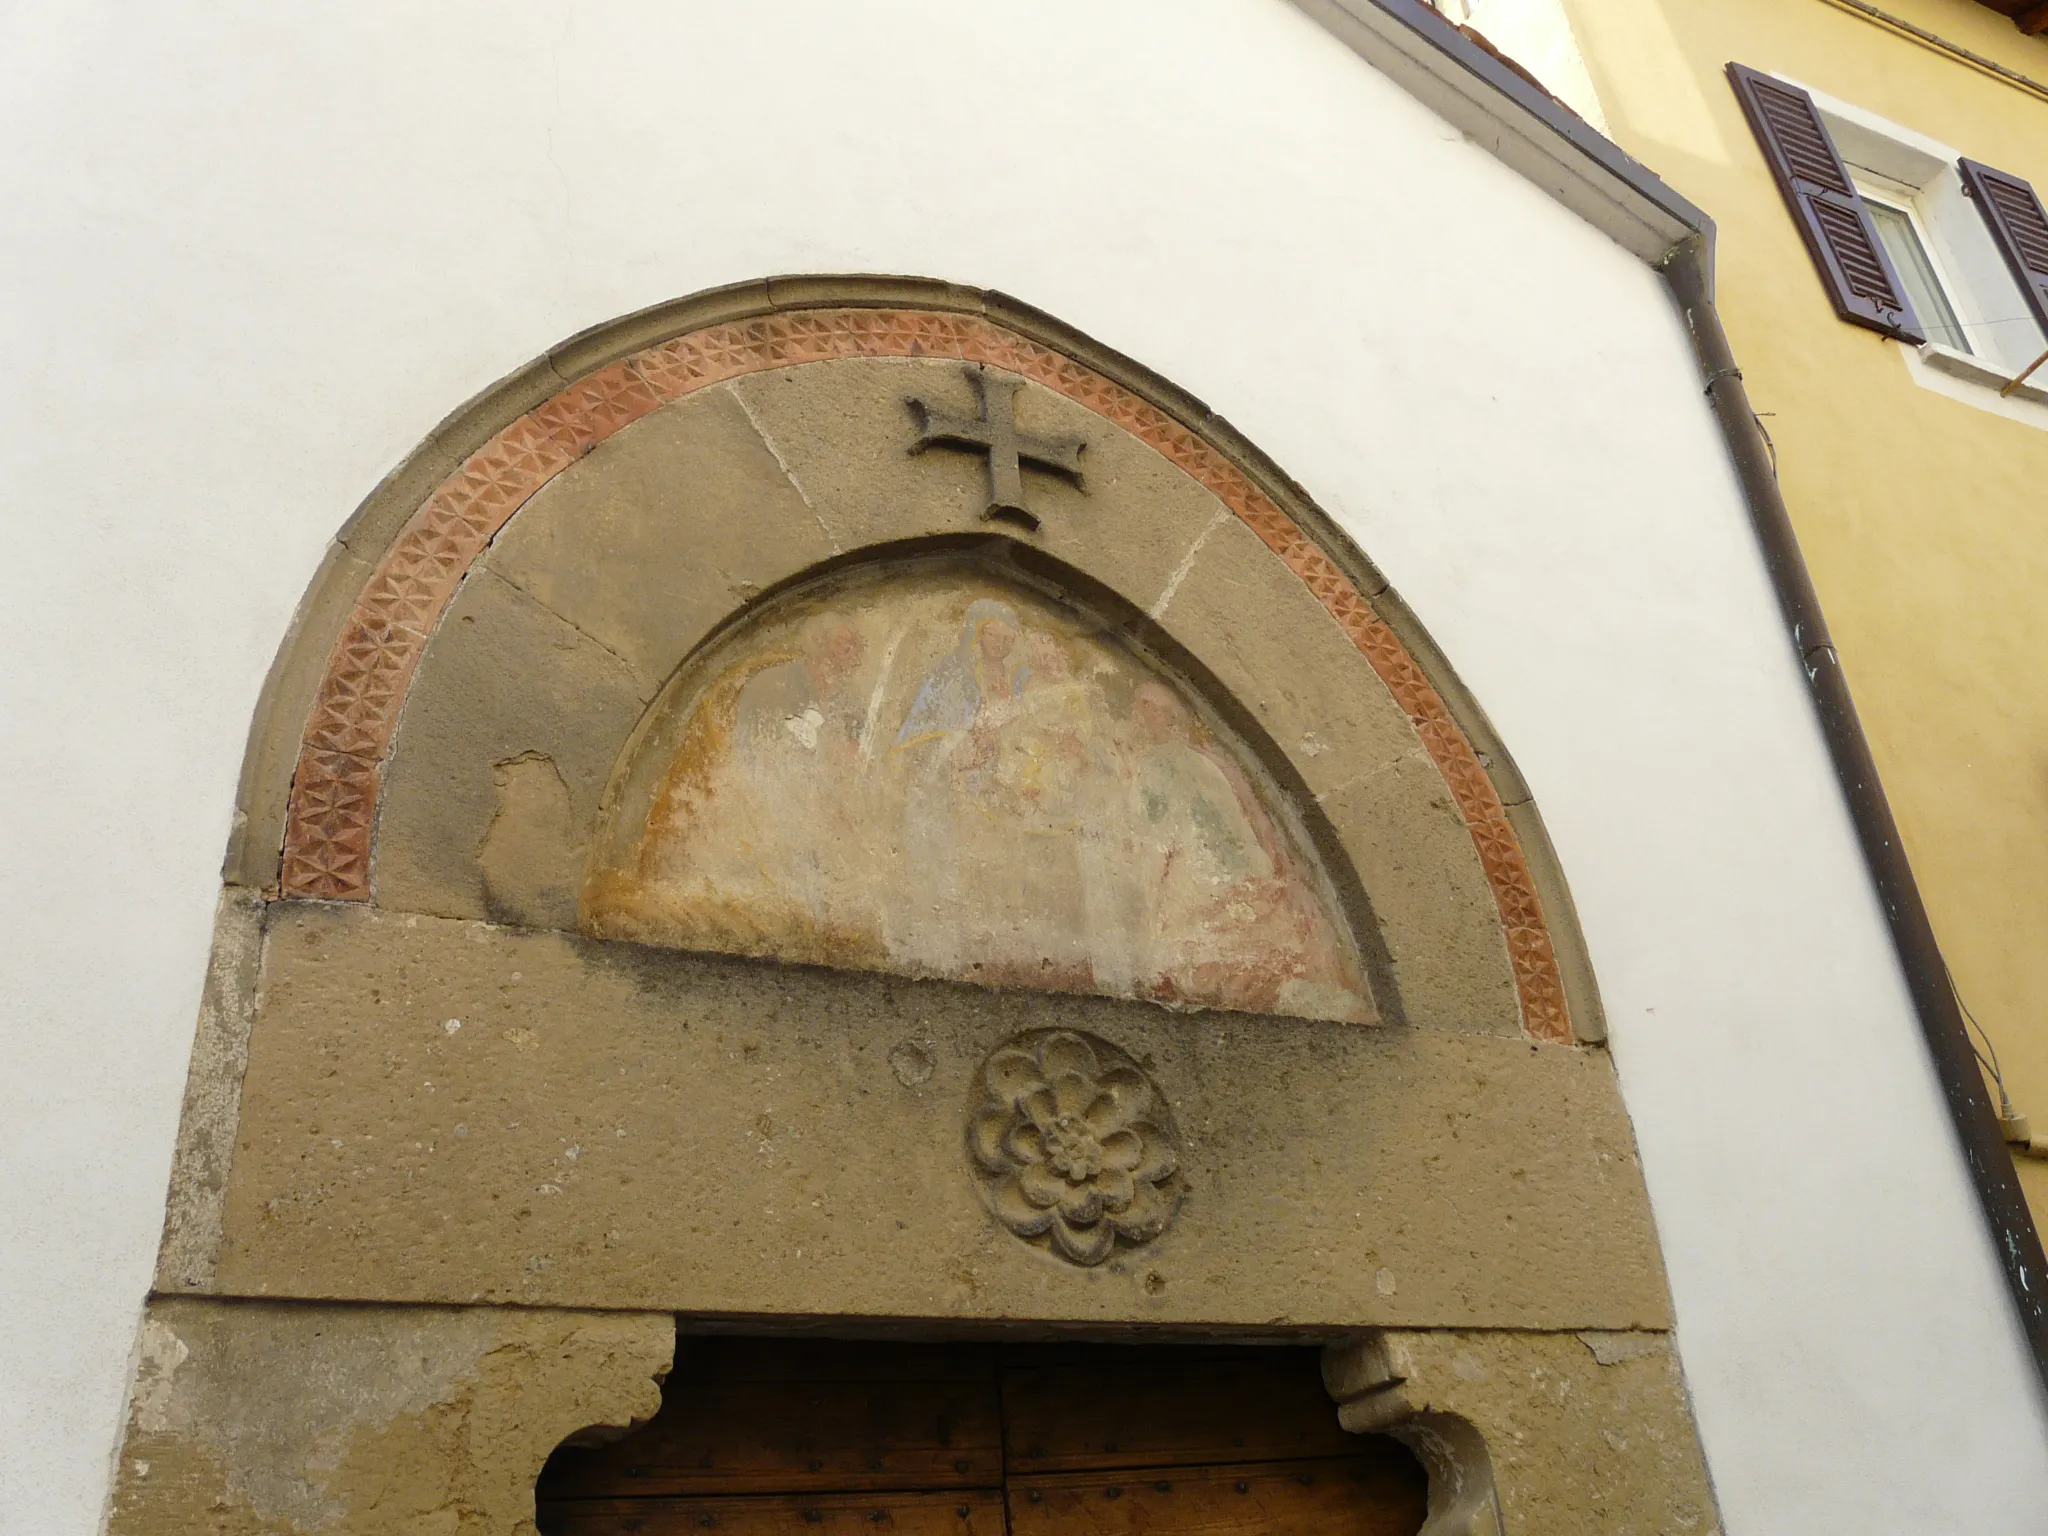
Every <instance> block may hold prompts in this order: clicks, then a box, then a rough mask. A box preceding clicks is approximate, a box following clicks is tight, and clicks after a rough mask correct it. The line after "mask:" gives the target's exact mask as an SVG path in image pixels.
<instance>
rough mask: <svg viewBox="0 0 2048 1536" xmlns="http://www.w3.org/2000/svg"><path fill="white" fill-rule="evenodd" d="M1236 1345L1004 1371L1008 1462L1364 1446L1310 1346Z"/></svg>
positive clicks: (1039, 1466)
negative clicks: (1344, 1423) (1340, 1417)
mask: <svg viewBox="0 0 2048 1536" xmlns="http://www.w3.org/2000/svg"><path fill="white" fill-rule="evenodd" d="M1237 1353H1238V1356H1239V1358H1237V1359H1235V1360H1229V1359H1223V1360H1217V1359H1210V1360H1193V1361H1191V1360H1180V1359H1174V1358H1173V1357H1172V1356H1170V1355H1166V1353H1165V1352H1164V1351H1160V1352H1158V1353H1157V1354H1155V1355H1154V1356H1153V1358H1152V1359H1151V1360H1149V1361H1146V1360H1136V1361H1132V1362H1129V1368H1128V1369H1117V1368H1116V1367H1117V1366H1118V1365H1119V1364H1122V1362H1119V1361H1115V1360H1110V1359H1104V1360H1098V1361H1096V1362H1094V1363H1092V1364H1088V1365H1080V1366H1071V1367H1060V1368H1054V1369H1036V1370H1021V1371H1006V1372H1004V1375H1003V1417H1004V1424H1005V1431H1006V1438H1007V1445H1006V1446H1005V1452H1006V1455H1007V1458H1008V1465H1009V1469H1010V1471H1011V1472H1012V1473H1018V1472H1055V1471H1077V1470H1080V1469H1083V1468H1089V1467H1104V1468H1108V1467H1152V1466H1189V1465H1200V1464H1203V1463H1208V1462H1232V1463H1237V1462H1248V1461H1280V1460H1294V1459H1299V1458H1302V1457H1311V1456H1343V1455H1347V1454H1350V1453H1351V1452H1353V1451H1355V1450H1356V1449H1357V1445H1358V1441H1357V1437H1356V1436H1354V1435H1350V1434H1347V1433H1346V1432H1345V1431H1344V1430H1343V1428H1342V1427H1340V1426H1339V1425H1338V1423H1337V1408H1336V1405H1335V1404H1334V1403H1332V1402H1331V1401H1330V1397H1329V1394H1328V1393H1326V1392H1325V1391H1324V1390H1323V1384H1322V1374H1321V1368H1320V1363H1319V1361H1318V1358H1317V1355H1316V1352H1315V1351H1312V1350H1292V1349H1289V1350H1278V1349H1276V1350H1239V1351H1238V1352H1237ZM1162 1357H1163V1358H1162Z"/></svg>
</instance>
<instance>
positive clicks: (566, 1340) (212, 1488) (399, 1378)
mask: <svg viewBox="0 0 2048 1536" xmlns="http://www.w3.org/2000/svg"><path fill="white" fill-rule="evenodd" d="M674 1355H675V1320H674V1319H673V1318H672V1317H670V1316H669V1315H667V1314H666V1313H633V1312H626V1313H620V1312H568V1311H556V1310H550V1309H532V1310H525V1309H520V1310H515V1309H513V1308H509V1307H370V1306H345V1307H338V1306H318V1305H295V1304H278V1303H273V1302H248V1301H222V1300H199V1299H197V1298H182V1297H181V1298H175V1299H170V1300H160V1301H156V1302H153V1303H151V1305H150V1308H149V1312H148V1314H147V1316H146V1317H145V1318H144V1321H143V1326H142V1348H141V1359H140V1362H139V1366H138V1370H137V1374H136V1380H135V1388H134V1393H133V1396H132V1398H131V1400H130V1403H129V1417H128V1429H127V1435H126V1439H125V1441H124V1443H123V1446H122V1450H121V1463H120V1467H119V1469H118V1474H117V1478H116V1483H115V1491H114V1507H113V1511H112V1514H111V1517H110V1518H109V1521H108V1526H107V1529H108V1531H109V1533H110V1536H185V1533H189V1532H194V1531H212V1532H219V1533H222V1536H258V1533H262V1536H270V1533H276V1536H315V1533H318V1536H444V1533H445V1536H456V1533H458V1532H463V1531H491V1532H505V1533H511V1536H533V1531H534V1523H533V1513H534V1512H533V1483H534V1479H535V1477H536V1476H538V1475H539V1472H540V1469H541V1465H542V1463H544V1462H545V1461H546V1460H547V1458H548V1454H549V1453H550V1452H551V1451H553V1450H554V1448H555V1447H556V1446H557V1445H559V1444H561V1443H562V1441H563V1440H564V1439H565V1438H572V1437H578V1436H585V1437H589V1438H604V1437H606V1436H607V1435H608V1434H615V1433H623V1432H625V1431H626V1430H627V1429H628V1428H630V1427H631V1426H632V1425H633V1424H634V1423H636V1422H638V1421H640V1420H644V1419H647V1418H649V1417H652V1415H653V1414H654V1412H655V1411H656V1409H658V1408H659V1407H660V1406H661V1379H662V1378H663V1377H664V1376H665V1375H666V1374H667V1373H668V1368H669V1362H670V1361H671V1360H672V1359H673V1358H674Z"/></svg>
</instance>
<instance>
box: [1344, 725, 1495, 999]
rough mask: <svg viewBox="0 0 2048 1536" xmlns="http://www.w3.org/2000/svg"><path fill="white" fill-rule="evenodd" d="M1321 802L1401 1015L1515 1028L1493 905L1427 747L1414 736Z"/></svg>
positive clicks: (1476, 858) (1469, 839) (1490, 891)
mask: <svg viewBox="0 0 2048 1536" xmlns="http://www.w3.org/2000/svg"><path fill="white" fill-rule="evenodd" d="M1320 803H1321V806H1322V810H1323V814H1324V815H1325V816H1326V817H1327V818H1328V819H1329V824H1330V827H1331V829H1332V831H1333V832H1334V833H1335V835H1336V838H1337V841H1338V843H1339V844H1340V845H1341V846H1342V847H1343V849H1344V851H1345V853H1346V854H1347V855H1348V856H1349V858H1350V860H1351V864H1352V868H1353V869H1354V870H1356V871H1357V874H1358V879H1359V883H1360V884H1361V885H1363V886H1364V887H1365V890H1366V892H1367V894H1368V896H1369V897H1370V898H1371V901H1372V908H1373V915H1374V917H1375V919H1376V920H1377V921H1378V924H1379V931H1380V939H1381V941H1382V942H1383V943H1384V944H1385V945H1386V950H1387V954H1388V956H1389V958H1390V959H1391V961H1392V964H1393V971H1394V984H1395V987H1396V989H1397V991H1398V992H1399V995H1400V998H1401V1005H1402V1008H1403V1010H1404V1012H1405V1015H1406V1018H1407V1022H1409V1023H1410V1024H1420V1025H1423V1026H1424V1027H1426V1028H1431V1029H1454V1030H1461V1031H1471V1032H1477V1033H1481V1034H1493V1035H1519V1034H1520V1033H1521V1028H1522V1024H1521V1008H1520V1005H1519V1003H1518V1002H1517V1000H1516V994H1515V975H1514V970H1513V968H1512V966H1511V965H1510V963H1509V960H1508V948H1507V941H1506V939H1505V937H1504V936H1503V933H1502V929H1501V922H1500V905H1499V902H1498V900H1497V899H1496V897H1495V896H1494V893H1493V887H1492V886H1491V885H1489V884H1488V883H1487V880H1486V872H1485V870H1484V869H1483V868H1482V867H1481V866H1480V863H1479V855H1478V852H1477V851H1476V850H1475V849H1474V848H1473V846H1472V834H1471V832H1470V831H1469V830H1468V829H1467V828H1466V826H1465V822H1464V818H1463V817H1461V816H1460V815H1459V813H1458V807H1457V805H1456V804H1455V803H1454V802H1453V801H1452V799H1451V792H1450V790H1449V789H1448V788H1447V787H1446V786H1445V784H1444V780H1443V775H1442V774H1440V773H1439V772H1437V770H1436V766H1435V764H1433V763H1431V762H1430V760H1429V757H1428V755H1427V754H1426V753H1425V752H1424V751H1423V750H1422V749H1421V748H1420V747H1419V746H1418V747H1417V748H1416V749H1415V750H1413V751H1411V752H1410V753H1409V754H1408V755H1406V756H1405V757H1400V758H1396V759H1395V760H1394V761H1393V762H1391V763H1388V764H1384V765H1382V766H1381V767H1380V768H1378V769H1377V770H1375V771H1374V772H1371V773H1368V774H1366V775H1365V776H1363V777H1362V778H1359V779H1356V780H1354V781H1352V782H1351V783H1349V784H1347V785H1345V786H1344V787H1342V788H1341V789H1338V790H1336V791H1334V792H1332V793H1330V794H1328V795H1325V796H1324V797H1323V798H1322V800H1321V802H1320Z"/></svg>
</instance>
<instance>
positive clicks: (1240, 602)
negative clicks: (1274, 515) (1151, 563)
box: [1160, 517, 1420, 795]
mask: <svg viewBox="0 0 2048 1536" xmlns="http://www.w3.org/2000/svg"><path fill="white" fill-rule="evenodd" d="M1160 619H1161V622H1162V623H1163V624H1164V625H1165V626H1166V631H1167V633H1168V634H1170V635H1172V636H1173V638H1174V639H1175V640H1176V641H1177V642H1179V643H1180V644H1181V645H1184V646H1186V647H1187V649H1188V651H1189V652H1190V653H1191V654H1192V655H1193V656H1194V658H1195V659H1196V660H1197V661H1198V662H1200V663H1201V664H1202V665H1203V666H1204V667H1206V668H1207V669H1208V670H1209V671H1210V672H1211V673H1212V674H1213V675H1214V676H1215V678H1216V680H1217V682H1218V683H1220V684H1221V685H1222V686H1223V688H1224V690H1225V692H1226V694H1227V695H1228V697H1229V698H1230V699H1231V700H1232V701H1233V702H1235V703H1236V704H1237V705H1238V706H1239V707H1240V708H1242V709H1244V710H1246V711H1248V712H1249V713H1250V714H1251V716H1252V718H1254V719H1255V720H1257V721H1258V722H1259V724H1260V725H1261V726H1263V727H1264V728H1265V730H1266V732H1267V734H1268V735H1270V736H1271V737H1272V738H1273V740H1274V742H1275V743H1276V744H1277V745H1278V746H1279V748H1280V750H1281V751H1282V752H1284V753H1286V754H1287V758H1288V761H1289V762H1291V763H1292V764H1293V765H1294V768H1295V771H1296V772H1297V773H1299V774H1300V775H1301V777H1302V782H1303V783H1304V784H1306V785H1307V786H1308V789H1309V792H1310V793H1311V794H1316V795H1320V794H1324V793H1326V792H1328V791H1329V790H1332V789H1335V788H1337V787H1339V786H1340V785H1344V784H1349V783H1351V782H1353V781H1354V780H1357V779H1359V778H1361V777H1363V776H1364V775H1366V774H1369V773H1371V772H1373V771H1374V770H1375V769H1378V768H1382V767H1384V766H1385V765H1387V764H1388V763H1391V762H1393V761H1394V760H1395V759H1397V758H1399V757H1402V756H1404V755H1405V754H1408V753H1411V752H1413V751H1414V750H1415V749H1416V747H1417V746H1418V745H1420V739H1419V738H1418V737H1417V736H1416V734H1415V728H1414V727H1413V726H1412V725H1410V724H1409V723H1408V717H1407V716H1406V715H1404V714H1403V713H1402V712H1401V707H1400V706H1399V705H1398V704H1396V703H1395V702H1394V697H1393V695H1392V694H1391V693H1389V692H1388V691H1387V687H1386V684H1384V683H1382V682H1381V681H1380V678H1379V674H1378V673H1377V672H1375V671H1373V669H1372V663H1371V662H1369V661H1367V660H1366V658H1365V655H1364V653H1363V652H1361V651H1360V650H1359V649H1358V647H1357V645H1355V644H1354V643H1353V642H1352V640H1351V637H1350V636H1348V635H1346V634H1345V633H1344V631H1343V629H1342V628H1341V627H1340V626H1339V625H1338V623H1337V621H1336V620H1335V619H1333V618H1332V617H1330V612H1329V610H1328V609H1326V608H1325V607H1323V605H1322V604H1321V603H1319V602H1317V601H1316V599H1315V597H1314V596H1313V595H1312V594H1311V593H1310V592H1309V590H1308V589H1307V588H1306V587H1305V586H1303V585H1302V583H1301V578H1300V577H1298V576H1296V575H1295V574H1294V572H1292V571H1291V570H1289V569H1288V568H1287V566H1286V564H1285V563H1284V562H1282V561H1281V559H1280V557H1279V556H1278V555H1276V554H1274V553H1273V552H1272V551H1271V550H1269V549H1268V548H1266V546H1265V544H1264V543H1263V542H1262V541H1261V540H1260V538H1259V536H1258V535H1257V534H1256V533H1253V532H1252V531H1251V529H1249V528H1247V527H1246V526H1245V525H1244V524H1243V523H1242V522H1240V521H1238V519H1236V518H1235V517H1233V518H1231V519H1230V520H1229V521H1228V522H1227V523H1223V524H1220V525H1218V526H1217V527H1216V528H1214V529H1212V530H1210V532H1209V534H1208V537H1207V538H1205V539H1204V540H1203V543H1202V548H1201V550H1200V552H1199V553H1198V554H1197V555H1196V557H1195V559H1194V560H1193V562H1192V563H1190V564H1189V565H1188V567H1187V569H1186V571H1185V573H1184V574H1183V576H1182V578H1181V580H1180V582H1179V583H1178V585H1177V586H1176V587H1175V588H1174V590H1173V594H1172V598H1171V600H1170V601H1169V602H1168V603H1167V604H1166V605H1165V607H1164V609H1163V610H1162V611H1161V613H1160Z"/></svg>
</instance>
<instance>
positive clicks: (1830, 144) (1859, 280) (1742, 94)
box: [1728, 64, 1927, 343]
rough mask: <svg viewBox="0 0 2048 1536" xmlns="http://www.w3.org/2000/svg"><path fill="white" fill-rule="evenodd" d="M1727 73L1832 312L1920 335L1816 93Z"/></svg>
mask: <svg viewBox="0 0 2048 1536" xmlns="http://www.w3.org/2000/svg"><path fill="white" fill-rule="evenodd" d="M1728 78H1729V80H1730V81H1731V82H1732V83H1733V85H1734V86H1735V95H1736V97H1737V98H1738V99H1739V100H1740V101H1741V102H1742V110H1743V112H1744V113H1745V114H1747V115H1748V117H1749V126H1750V129H1751V130H1752V131H1753V132H1754V133H1755V134H1756V141H1757V143H1758V144H1759V145H1761V146H1762V147H1763V152H1764V159H1765V160H1767V161H1769V162H1770V167H1771V174H1772V176H1774V177H1775V178H1776V179H1777V182H1778V190H1779V191H1780V192H1782V193H1783V194H1784V195H1785V206H1786V207H1788V208H1790V209H1791V210H1792V221H1793V222H1794V223H1795V224H1797V225H1798V226H1799V233H1800V234H1801V235H1803V236H1805V238H1806V248H1807V250H1809V251H1811V252H1812V253H1813V264H1814V265H1815V266H1816V267H1817V268H1819V269H1820V277H1821V282H1822V283H1823V284H1824V285H1825V286H1826V288H1827V290H1828V297H1829V298H1831V299H1833V300H1834V302H1835V313H1836V314H1838V315H1840V316H1841V317H1842V318H1843V319H1844V320H1847V321H1850V322H1851V323H1853V324H1856V325H1867V326H1869V327H1870V328H1871V329H1872V330H1874V331H1883V332H1884V333H1885V335H1887V336H1896V337H1898V338H1899V340H1901V341H1910V342H1915V343H1918V342H1922V341H1925V340H1926V339H1927V338H1926V336H1925V335H1923V334H1922V333H1921V330H1920V320H1919V317H1918V316H1916V315H1915V314H1914V313H1913V304H1912V301H1911V300H1910V299H1908V298H1907V297H1906V290H1905V288H1904V287H1903V286H1902V285H1901V284H1900V282H1899V276H1898V274H1897V273H1896V272H1894V271H1893V270H1892V264H1891V259H1890V258H1889V257H1887V256H1886V255H1885V253H1884V246H1883V245H1882V244H1880V243H1879V241H1878V238H1877V230H1876V228H1875V227H1874V226H1873V225H1872V224H1871V222H1870V215H1869V214H1868V213H1867V212H1865V211H1864V207H1863V199H1862V198H1860V197H1858V196H1857V195H1856V184H1855V183H1854V182H1852V181H1851V180H1849V172H1848V169H1847V168H1846V167H1845V166H1843V164H1842V157H1841V156H1840V155H1838V154H1837V153H1835V141H1834V140H1833V139H1831V138H1829V137H1828V130H1827V124H1825V123H1823V122H1822V121H1821V117H1820V109H1819V108H1817V107H1816V106H1814V104H1813V98H1812V97H1811V96H1809V95H1807V94H1806V92H1804V91H1802V90H1800V89H1799V87H1798V86H1796V85H1787V84H1786V83H1785V82H1784V81H1782V80H1773V79H1772V78H1771V77H1770V76H1769V75H1765V74H1759V73H1758V72H1757V71H1756V70H1753V69H1751V68H1749V67H1748V66H1747V65H1745V64H1730V65H1729V66H1728Z"/></svg>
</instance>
